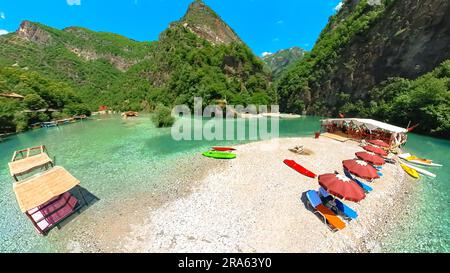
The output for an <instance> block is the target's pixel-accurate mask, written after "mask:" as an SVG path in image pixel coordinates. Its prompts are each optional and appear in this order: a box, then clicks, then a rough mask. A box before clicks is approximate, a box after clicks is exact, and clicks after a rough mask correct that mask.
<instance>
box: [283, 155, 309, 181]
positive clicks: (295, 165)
mask: <svg viewBox="0 0 450 273" xmlns="http://www.w3.org/2000/svg"><path fill="white" fill-rule="evenodd" d="M283 162H284V164H286V165H288V166H289V167H291V168H292V169H294V170H296V171H297V172H299V173H301V174H303V175H305V176H307V177H311V178H316V177H317V175H316V174H315V173H313V172H311V171H310V170H308V169H306V168H305V167H303V166H302V165H300V164H298V163H297V162H295V161H294V160H288V159H286V160H285V161H283Z"/></svg>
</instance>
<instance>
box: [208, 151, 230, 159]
mask: <svg viewBox="0 0 450 273" xmlns="http://www.w3.org/2000/svg"><path fill="white" fill-rule="evenodd" d="M203 155H204V156H206V157H211V158H215V159H234V158H236V155H235V154H232V153H227V152H218V151H209V152H204V153H203Z"/></svg>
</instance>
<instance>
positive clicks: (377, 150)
mask: <svg viewBox="0 0 450 273" xmlns="http://www.w3.org/2000/svg"><path fill="white" fill-rule="evenodd" d="M363 149H364V150H366V151H368V152H372V153H376V154H377V155H381V156H387V155H388V153H387V152H386V151H385V150H383V149H381V148H378V147H374V146H370V145H368V146H364V147H363Z"/></svg>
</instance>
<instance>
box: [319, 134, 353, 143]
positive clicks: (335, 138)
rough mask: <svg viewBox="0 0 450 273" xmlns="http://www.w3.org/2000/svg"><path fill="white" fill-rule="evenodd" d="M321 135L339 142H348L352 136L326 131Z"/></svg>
mask: <svg viewBox="0 0 450 273" xmlns="http://www.w3.org/2000/svg"><path fill="white" fill-rule="evenodd" d="M321 136H324V137H327V138H330V139H334V140H337V141H339V142H347V141H349V140H350V138H348V137H344V136H340V135H337V134H332V133H324V134H321Z"/></svg>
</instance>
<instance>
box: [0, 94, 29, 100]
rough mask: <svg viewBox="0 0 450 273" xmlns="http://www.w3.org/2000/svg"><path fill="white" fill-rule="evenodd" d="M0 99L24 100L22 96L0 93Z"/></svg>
mask: <svg viewBox="0 0 450 273" xmlns="http://www.w3.org/2000/svg"><path fill="white" fill-rule="evenodd" d="M0 97H4V98H10V99H17V100H24V99H25V97H24V96H22V95H19V94H17V93H0Z"/></svg>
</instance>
